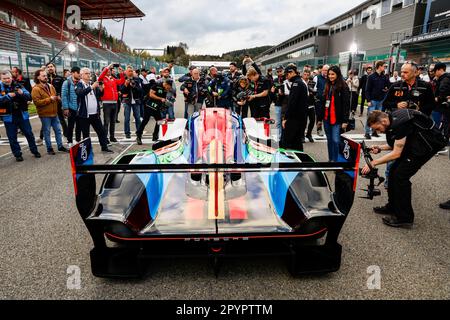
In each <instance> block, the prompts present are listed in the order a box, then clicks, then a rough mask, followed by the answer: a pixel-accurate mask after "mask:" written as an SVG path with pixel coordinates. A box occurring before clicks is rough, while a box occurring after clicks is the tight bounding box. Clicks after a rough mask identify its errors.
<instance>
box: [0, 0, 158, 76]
mask: <svg viewBox="0 0 450 320" xmlns="http://www.w3.org/2000/svg"><path fill="white" fill-rule="evenodd" d="M71 4H77V5H79V6H80V8H81V19H82V20H83V21H86V20H92V19H118V18H120V19H126V18H135V17H142V16H144V14H143V13H142V12H141V10H139V9H138V8H137V7H136V6H135V5H134V4H133V3H132V2H131V1H129V0H121V1H115V2H110V1H108V2H101V1H100V2H99V1H95V0H83V1H82V0H75V1H71ZM64 6H65V1H62V0H61V1H60V0H42V1H31V0H16V1H14V0H2V1H1V2H0V69H4V68H8V69H9V68H11V67H12V66H14V65H18V66H19V67H21V69H23V70H24V72H25V73H26V74H31V73H32V72H34V71H35V70H36V69H37V68H39V67H40V66H41V65H43V64H45V63H48V62H49V61H50V60H51V59H52V57H54V56H55V55H57V54H58V52H59V51H60V50H62V49H63V48H64V47H65V46H66V45H67V44H68V43H69V42H71V43H74V44H75V46H76V48H77V50H76V51H75V52H74V53H71V52H69V50H68V49H67V48H66V49H64V50H63V51H62V52H61V53H60V54H59V55H58V57H57V58H56V60H55V63H56V65H57V67H58V69H60V70H62V69H63V68H67V69H69V68H70V67H71V66H73V65H78V66H80V67H90V68H91V69H93V70H94V71H98V70H100V69H101V68H102V67H104V66H105V65H107V64H109V63H111V62H118V63H121V64H122V65H126V64H131V65H133V66H134V67H137V68H139V67H150V66H155V67H157V68H160V67H161V64H160V63H158V62H156V61H154V60H145V61H143V60H142V59H140V58H139V57H135V56H131V55H130V54H128V53H126V52H116V51H114V50H113V48H111V47H110V46H109V45H108V44H106V43H101V42H99V39H96V38H95V37H94V36H93V35H92V34H90V33H88V32H86V31H83V30H67V28H64V24H62V19H63V18H64V17H63V16H62V12H64ZM61 26H63V28H61Z"/></svg>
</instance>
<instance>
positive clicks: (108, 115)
mask: <svg viewBox="0 0 450 320" xmlns="http://www.w3.org/2000/svg"><path fill="white" fill-rule="evenodd" d="M116 107H117V103H104V104H103V126H104V128H105V133H106V135H108V132H109V138H110V139H113V138H115V132H116V114H117V111H116Z"/></svg>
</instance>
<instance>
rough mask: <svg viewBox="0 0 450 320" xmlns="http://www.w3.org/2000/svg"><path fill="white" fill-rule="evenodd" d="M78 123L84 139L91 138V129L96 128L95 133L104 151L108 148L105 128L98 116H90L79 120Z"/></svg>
mask: <svg viewBox="0 0 450 320" xmlns="http://www.w3.org/2000/svg"><path fill="white" fill-rule="evenodd" d="M78 123H79V124H80V127H81V132H82V133H83V139H86V138H89V135H90V128H91V126H92V128H94V131H95V133H97V136H98V141H99V142H100V145H101V146H102V149H106V148H107V147H108V140H107V138H106V133H105V129H104V128H103V124H102V120H100V116H99V115H98V114H94V115H90V116H89V118H78Z"/></svg>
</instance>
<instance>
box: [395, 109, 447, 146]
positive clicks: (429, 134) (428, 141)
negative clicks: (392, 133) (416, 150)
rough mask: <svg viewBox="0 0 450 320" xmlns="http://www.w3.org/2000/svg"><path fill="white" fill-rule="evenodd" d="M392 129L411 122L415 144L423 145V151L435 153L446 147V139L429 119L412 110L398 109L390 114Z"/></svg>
mask: <svg viewBox="0 0 450 320" xmlns="http://www.w3.org/2000/svg"><path fill="white" fill-rule="evenodd" d="M392 118H393V120H394V123H393V126H392V128H393V129H395V128H396V127H400V126H401V125H403V124H405V123H407V122H411V123H412V124H413V125H414V127H415V129H416V130H415V133H416V135H415V136H416V137H415V138H416V139H417V142H418V143H420V144H423V146H424V150H427V151H429V152H433V153H436V152H438V151H440V150H442V149H443V148H445V147H446V146H447V139H446V138H445V135H444V132H443V131H441V130H440V129H439V128H438V127H437V126H436V123H435V122H434V120H433V119H432V118H431V117H428V116H427V115H425V114H423V113H422V112H420V111H417V110H413V109H399V110H396V111H394V112H392Z"/></svg>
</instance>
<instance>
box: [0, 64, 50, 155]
mask: <svg viewBox="0 0 450 320" xmlns="http://www.w3.org/2000/svg"><path fill="white" fill-rule="evenodd" d="M0 76H1V79H0V81H1V82H0V117H2V119H3V122H4V124H5V129H6V135H7V136H8V141H9V146H10V147H11V151H12V153H13V155H14V157H16V160H17V161H18V162H21V161H23V157H22V150H21V148H20V145H19V143H18V141H17V129H20V130H21V131H22V133H23V134H24V135H25V137H26V138H27V141H28V146H29V147H30V151H31V153H33V154H34V156H35V157H36V158H40V157H41V155H40V153H39V152H38V148H37V146H36V142H35V140H34V135H33V130H32V129H31V124H30V120H29V115H28V101H31V95H30V93H29V92H28V90H27V89H25V88H24V87H23V86H22V85H21V84H19V83H17V82H13V81H12V75H11V72H9V71H2V72H1V73H0Z"/></svg>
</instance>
